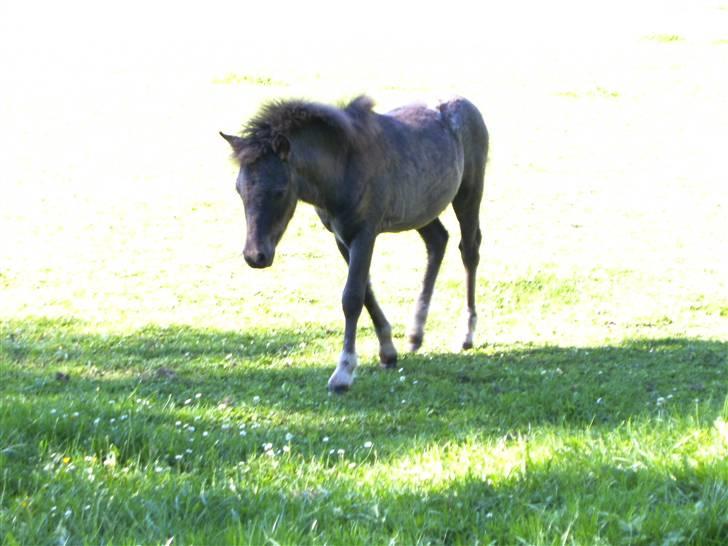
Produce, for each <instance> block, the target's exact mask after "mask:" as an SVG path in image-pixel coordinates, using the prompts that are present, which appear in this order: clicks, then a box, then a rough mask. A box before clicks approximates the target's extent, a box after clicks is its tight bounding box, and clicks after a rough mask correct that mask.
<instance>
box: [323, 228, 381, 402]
mask: <svg viewBox="0 0 728 546" xmlns="http://www.w3.org/2000/svg"><path fill="white" fill-rule="evenodd" d="M373 251H374V235H373V234H371V233H368V232H361V233H359V234H358V235H357V236H356V237H354V239H353V240H352V242H351V244H350V245H349V275H348V277H347V279H346V286H345V287H344V294H343V296H342V298H341V304H342V307H343V309H344V317H345V319H346V325H345V327H344V348H343V350H342V351H341V356H340V357H339V364H338V366H336V370H334V373H333V374H332V375H331V377H330V378H329V390H331V391H333V392H343V391H345V390H347V389H348V388H349V387H351V384H352V383H353V382H354V369H355V368H356V366H357V364H358V362H357V357H356V325H357V322H358V321H359V316H360V315H361V310H362V307H363V306H364V297H365V295H366V289H367V280H368V279H369V265H370V264H371V262H372V252H373Z"/></svg>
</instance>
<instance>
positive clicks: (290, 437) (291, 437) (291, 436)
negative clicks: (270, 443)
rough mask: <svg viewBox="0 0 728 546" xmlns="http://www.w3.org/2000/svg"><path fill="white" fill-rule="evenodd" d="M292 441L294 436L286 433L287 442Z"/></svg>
mask: <svg viewBox="0 0 728 546" xmlns="http://www.w3.org/2000/svg"><path fill="white" fill-rule="evenodd" d="M291 440H293V434H291V433H290V432H286V442H290V441H291Z"/></svg>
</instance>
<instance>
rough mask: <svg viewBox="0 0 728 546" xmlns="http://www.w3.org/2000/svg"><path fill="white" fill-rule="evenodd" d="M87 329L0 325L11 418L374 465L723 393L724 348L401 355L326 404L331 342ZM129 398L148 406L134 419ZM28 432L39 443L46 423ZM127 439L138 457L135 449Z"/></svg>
mask: <svg viewBox="0 0 728 546" xmlns="http://www.w3.org/2000/svg"><path fill="white" fill-rule="evenodd" d="M84 328H85V326H84V325H83V324H82V323H80V322H78V321H75V320H47V319H38V320H24V321H15V322H5V323H4V324H0V380H1V381H2V387H0V389H2V391H3V393H4V396H13V397H15V398H16V400H15V401H14V404H15V406H16V409H15V411H16V412H18V411H20V410H19V409H18V408H20V407H24V408H25V410H23V411H26V412H27V418H28V419H30V420H32V419H33V417H32V416H33V415H34V413H35V412H36V410H34V408H41V409H43V410H44V411H45V410H46V409H47V408H49V407H50V406H51V405H53V406H54V407H55V408H57V409H56V411H58V412H62V413H64V414H66V415H67V414H69V413H72V412H74V411H79V412H81V411H82V412H83V414H84V415H86V416H88V419H89V420H90V419H91V416H99V417H100V418H102V419H103V420H104V423H105V422H106V421H108V420H111V419H114V416H116V417H118V416H119V415H120V414H121V413H122V412H123V411H131V410H133V411H136V412H138V414H139V415H141V416H143V417H144V420H145V422H146V423H147V424H148V425H149V426H154V427H166V428H168V429H169V430H171V431H172V432H174V431H175V429H176V428H179V427H178V426H175V423H176V422H177V421H180V420H182V421H184V420H185V419H187V420H188V421H189V420H190V419H191V418H192V417H191V415H192V413H193V412H197V415H196V419H197V421H196V428H198V429H207V430H218V431H220V430H221V428H220V427H221V426H222V422H223V421H229V422H230V423H232V424H228V426H229V428H228V429H227V430H229V429H231V428H233V425H235V427H240V426H243V427H247V428H246V431H247V432H248V433H249V434H250V437H249V438H248V439H247V440H246V441H245V442H244V443H246V445H247V444H249V449H253V450H258V449H259V448H260V443H257V444H256V443H255V442H250V441H249V440H250V438H255V439H258V440H261V442H262V441H268V439H270V438H274V439H277V440H278V439H280V438H283V437H284V436H285V435H286V434H293V435H294V436H295V437H296V438H299V439H301V440H302V441H303V440H305V441H303V443H304V444H305V445H308V446H309V448H310V450H311V454H312V455H314V454H319V453H321V452H322V448H323V447H326V448H327V449H328V447H327V446H321V444H320V440H321V438H322V437H324V436H328V437H330V438H332V439H337V438H340V439H342V442H345V443H349V442H351V441H352V439H353V438H354V439H357V441H358V440H359V439H361V441H362V442H363V441H365V440H370V441H373V442H378V444H377V445H378V446H380V447H382V448H384V449H383V450H382V451H381V452H380V453H381V454H382V455H385V454H386V453H391V454H393V455H394V454H396V453H398V452H399V451H401V450H402V449H408V448H411V447H414V446H416V445H425V444H427V443H429V442H433V441H434V442H447V441H462V440H466V439H468V438H473V437H481V438H493V437H495V438H499V437H509V436H515V435H518V434H522V433H525V432H527V431H529V430H531V428H532V427H539V426H555V427H565V428H573V429H585V428H591V427H616V426H619V425H620V424H623V423H625V422H629V421H632V420H639V419H652V418H656V417H659V416H660V415H663V414H665V413H666V412H667V413H669V414H671V415H676V414H680V415H689V414H692V413H694V412H695V411H696V408H697V407H698V406H699V407H700V408H701V411H703V412H705V411H707V412H713V413H714V412H719V411H720V410H721V409H722V407H723V404H724V401H725V397H726V385H727V384H728V369H727V368H728V367H727V366H726V363H727V362H728V343H724V342H718V341H705V340H697V339H657V340H653V339H644V340H635V341H630V342H626V343H624V344H621V345H617V346H604V347H596V348H578V347H484V348H480V349H476V350H475V351H474V352H471V353H465V354H426V353H425V354H419V355H404V356H403V357H402V359H401V361H400V364H399V366H400V368H399V370H397V371H385V370H380V369H379V368H378V366H373V365H371V364H364V365H362V366H361V368H360V370H359V377H358V380H357V381H356V382H355V384H354V387H353V389H352V390H351V391H350V392H349V393H347V394H345V395H343V396H332V395H330V394H329V393H328V392H327V391H326V388H325V384H326V379H327V377H328V375H329V374H330V372H331V369H332V366H331V364H330V362H331V361H332V358H331V357H332V354H333V348H334V347H338V341H339V339H338V333H337V332H331V331H326V330H323V329H321V328H304V329H301V330H296V331H285V330H283V331H281V330H278V331H272V332H269V331H252V332H248V333H236V332H229V331H217V330H200V329H195V328H191V327H170V328H161V327H147V328H144V329H141V330H139V331H136V332H133V333H131V334H128V335H103V334H98V333H94V332H91V333H89V332H87V331H84ZM321 355H324V356H323V358H322V356H321ZM322 361H323V362H322ZM59 371H60V372H61V375H59ZM64 374H65V375H64ZM137 400H148V401H151V402H153V404H151V405H149V406H146V407H137V405H136V401H137ZM62 408H66V409H65V410H63V409H62ZM79 408H81V409H79ZM49 418H50V417H49ZM54 419H55V418H54ZM254 423H257V425H256V428H254V429H251V428H250V427H251V425H253V424H254ZM36 424H38V430H37V434H38V435H42V434H43V433H44V432H43V431H44V430H45V429H44V428H43V427H45V426H47V424H48V423H46V422H45V420H44V419H40V420H38V419H36ZM89 426H90V425H89ZM69 427H70V428H69V430H68V434H69V435H72V434H74V433H73V426H72V424H69ZM112 428H113V427H112ZM54 430H60V431H62V430H63V427H58V426H56V427H55V428H54ZM89 430H90V429H89ZM138 433H139V435H144V434H148V433H149V430H147V429H144V428H140V429H139V432H138ZM112 439H113V438H112ZM122 440H123V439H120V438H117V445H118V441H122ZM60 441H62V440H60ZM239 441H240V438H233V439H232V440H231V442H232V443H231V444H230V446H231V450H232V451H233V452H234V453H235V456H236V457H243V458H244V456H246V454H247V452H248V451H249V449H248V448H238V447H235V446H236V445H237V443H235V442H239ZM124 442H126V443H128V438H127V439H126V440H123V441H122V443H124ZM133 443H134V444H137V443H138V445H143V443H144V442H143V438H141V437H140V438H138V439H137V440H135V441H134V442H133ZM172 445H176V443H175V442H172ZM132 451H133V450H132ZM173 453H174V450H170V456H171V455H172V454H173ZM231 456H232V455H231Z"/></svg>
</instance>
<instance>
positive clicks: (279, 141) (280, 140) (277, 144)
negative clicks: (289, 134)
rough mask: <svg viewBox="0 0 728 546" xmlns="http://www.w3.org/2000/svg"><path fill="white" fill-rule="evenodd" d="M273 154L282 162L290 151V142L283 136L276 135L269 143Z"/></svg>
mask: <svg viewBox="0 0 728 546" xmlns="http://www.w3.org/2000/svg"><path fill="white" fill-rule="evenodd" d="M271 146H272V148H273V153H275V154H276V155H277V156H278V157H280V158H281V160H282V161H286V160H287V159H288V154H289V153H290V151H291V142H290V141H289V140H288V139H287V138H286V137H284V136H283V135H276V136H275V137H274V138H273V142H272V143H271Z"/></svg>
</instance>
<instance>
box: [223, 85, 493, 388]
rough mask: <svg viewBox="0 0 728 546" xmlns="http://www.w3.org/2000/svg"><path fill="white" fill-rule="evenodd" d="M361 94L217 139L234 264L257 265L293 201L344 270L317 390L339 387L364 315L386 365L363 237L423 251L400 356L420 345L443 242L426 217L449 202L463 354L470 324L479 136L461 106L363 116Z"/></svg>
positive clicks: (290, 107) (289, 109)
mask: <svg viewBox="0 0 728 546" xmlns="http://www.w3.org/2000/svg"><path fill="white" fill-rule="evenodd" d="M372 107H373V103H372V101H371V99H369V98H368V97H365V96H361V97H358V98H356V99H354V100H353V101H352V102H351V103H349V104H348V105H346V106H345V107H343V108H337V107H333V106H328V105H324V104H318V103H313V102H306V101H299V100H287V101H279V102H272V103H269V104H267V105H266V106H264V107H263V108H262V109H261V111H260V112H259V113H258V114H257V115H256V116H255V117H253V118H252V119H251V120H250V121H249V122H248V123H247V125H246V126H245V128H244V130H243V133H242V135H241V136H239V137H238V136H230V135H225V134H223V133H220V134H221V135H222V136H223V138H225V140H227V141H228V142H229V143H230V145H231V146H232V148H233V152H234V157H235V159H236V160H237V161H238V163H239V164H240V172H239V174H238V178H237V190H238V193H239V194H240V196H241V197H242V199H243V204H244V208H245V217H246V223H247V237H246V241H245V250H244V252H243V255H244V257H245V261H246V262H247V263H248V265H250V266H251V267H255V268H263V267H269V266H270V265H271V264H272V263H273V258H274V255H275V249H276V245H277V244H278V242H279V241H280V239H281V237H282V236H283V232H284V231H285V229H286V227H287V225H288V222H289V221H290V219H291V217H292V216H293V212H294V210H295V208H296V204H297V202H298V201H299V200H302V201H304V202H306V203H310V204H312V205H313V206H314V207H315V209H316V212H317V214H318V215H319V217H320V218H321V221H322V222H323V224H324V226H326V228H327V229H328V230H329V231H331V232H333V234H334V236H335V238H336V244H337V246H338V248H339V251H340V252H341V255H342V256H343V257H344V259H345V260H346V262H347V263H348V265H349V273H348V277H347V280H346V286H345V287H344V293H343V297H342V305H343V310H344V316H345V319H346V322H345V329H344V344H343V350H342V352H341V356H340V358H339V362H338V366H337V367H336V370H335V371H334V373H333V374H332V375H331V378H330V379H329V382H328V387H329V389H330V390H332V391H334V392H341V391H345V390H347V389H348V388H349V387H350V386H351V384H352V382H353V380H354V369H355V368H356V366H357V356H356V348H355V344H356V326H357V321H358V320H359V316H360V314H361V311H362V307H363V306H366V308H367V311H368V312H369V315H370V316H371V318H372V322H373V323H374V328H375V330H376V333H377V337H378V339H379V358H380V361H381V362H382V364H383V365H384V366H386V367H392V366H394V365H395V363H396V362H397V351H396V350H395V348H394V345H393V344H392V332H391V327H390V324H389V322H388V321H387V319H386V317H385V316H384V313H383V312H382V310H381V308H380V307H379V304H378V303H377V300H376V298H375V297H374V292H373V291H372V288H371V285H370V283H369V265H370V263H371V259H372V252H373V249H374V240H375V239H376V237H377V235H379V234H380V233H382V232H398V231H404V230H409V229H416V230H417V231H418V233H419V234H420V236H421V237H422V239H423V240H424V242H425V246H426V248H427V268H426V271H425V277H424V281H423V285H422V291H421V293H420V296H419V298H418V301H417V306H416V313H415V319H414V324H413V326H412V328H411V329H410V331H409V336H408V337H409V342H410V349H411V350H413V351H416V350H417V349H418V348H419V347H420V345H421V344H422V338H423V335H424V326H425V321H426V320H427V313H428V309H429V305H430V299H431V297H432V291H433V288H434V285H435V279H436V277H437V273H438V271H439V269H440V264H441V262H442V258H443V256H444V254H445V246H446V244H447V239H448V234H447V231H446V230H445V228H444V226H443V225H442V223H441V222H440V220H439V219H438V216H439V215H440V213H441V212H442V211H443V210H444V209H445V208H446V207H447V206H448V205H449V204H451V203H452V206H453V209H454V210H455V215H456V216H457V219H458V222H459V224H460V232H461V240H460V245H459V248H460V254H461V256H462V260H463V264H464V265H465V272H466V284H467V308H468V326H467V332H466V334H465V339H464V341H463V343H462V346H463V348H464V349H469V348H471V347H472V346H473V332H474V330H475V324H476V320H477V314H476V311H475V272H476V269H477V266H478V261H479V256H480V254H479V248H480V242H481V238H482V236H481V231H480V225H479V215H480V201H481V198H482V195H483V176H484V172H485V163H486V159H487V154H488V131H487V129H486V127H485V123H484V122H483V118H482V116H481V115H480V113H479V112H478V110H477V109H476V107H475V106H474V105H473V104H472V103H471V102H469V101H468V100H466V99H464V98H455V99H452V100H450V101H447V102H442V103H440V104H439V105H438V106H437V107H436V108H435V109H430V108H427V107H425V106H422V105H407V106H403V107H400V108H397V109H395V110H393V111H391V112H388V113H386V114H378V113H375V112H373V111H372Z"/></svg>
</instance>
